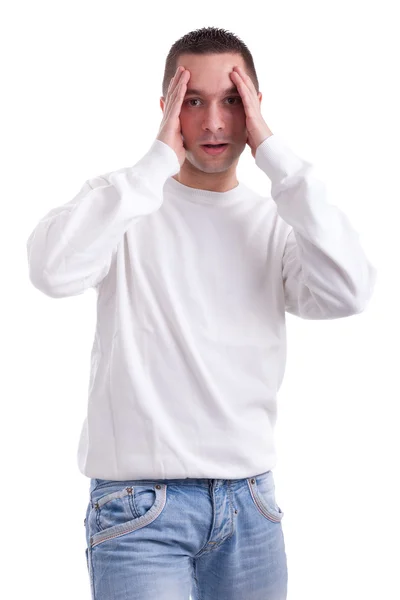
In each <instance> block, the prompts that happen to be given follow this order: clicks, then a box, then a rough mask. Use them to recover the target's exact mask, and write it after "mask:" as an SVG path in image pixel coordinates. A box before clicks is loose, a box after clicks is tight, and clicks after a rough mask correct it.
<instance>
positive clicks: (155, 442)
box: [27, 134, 376, 480]
mask: <svg viewBox="0 0 400 600" xmlns="http://www.w3.org/2000/svg"><path fill="white" fill-rule="evenodd" d="M255 161H256V164H257V166H258V167H259V168H260V169H262V170H263V172H264V173H265V174H266V176H267V177H269V179H270V180H271V196H272V197H271V196H260V195H259V194H257V193H255V192H254V191H252V190H251V189H249V188H248V187H247V186H246V185H244V184H243V183H239V185H238V186H237V187H235V188H234V189H232V190H230V191H228V192H212V191H205V190H200V189H195V188H190V187H188V186H185V185H183V184H181V183H179V182H178V181H176V180H175V179H173V178H172V175H175V174H176V173H178V172H179V170H180V166H179V162H178V158H177V156H176V154H175V152H174V151H173V150H172V149H171V148H170V147H169V146H168V145H167V144H164V143H163V142H161V141H159V140H155V141H154V143H153V144H152V146H151V148H150V149H149V151H148V152H147V153H146V154H145V155H144V156H143V158H142V159H141V160H139V161H138V162H137V163H136V164H135V165H134V166H133V167H127V168H122V169H120V170H118V171H114V172H110V173H107V174H104V175H102V176H99V177H94V178H92V179H90V180H88V181H86V182H85V183H84V185H83V187H82V189H81V190H80V191H79V193H78V194H77V195H76V196H75V197H74V198H73V199H72V200H71V201H70V202H67V203H66V204H64V205H62V206H59V207H57V208H54V209H53V210H51V211H50V212H49V213H47V214H46V215H45V216H44V217H43V218H42V219H41V220H40V221H39V223H38V225H37V226H36V227H35V229H34V230H33V231H32V233H31V234H30V236H29V239H28V242H27V251H28V261H29V276H30V280H31V282H32V284H33V285H34V286H35V287H36V288H38V289H39V290H41V291H42V292H43V293H44V294H47V295H48V296H51V297H53V298H63V297H66V296H75V295H77V294H82V293H83V292H84V291H85V290H87V289H89V288H94V289H95V290H96V292H97V326H96V331H95V335H94V343H93V348H92V353H91V372H90V381H89V398H88V406H87V417H86V418H85V420H84V422H83V426H82V430H81V435H80V440H79V447H78V453H77V460H78V466H79V470H80V471H81V473H82V474H84V475H86V476H87V477H90V478H100V479H113V480H129V479H176V478H188V477H193V478H218V479H240V478H244V477H250V476H253V475H257V474H259V473H263V472H265V471H268V470H270V469H273V468H274V467H275V464H276V452H275V445H274V433H273V429H274V425H275V422H276V418H277V392H278V390H279V388H280V386H281V383H282V379H283V375H284V370H285V362H286V328H285V311H287V312H289V313H291V314H293V315H297V316H298V317H300V318H303V319H337V318H342V317H348V316H351V315H354V314H357V313H360V312H362V311H363V310H364V309H365V307H366V306H367V303H368V301H369V300H370V298H371V295H372V292H373V289H374V285H375V280H376V269H375V267H374V266H373V265H372V264H371V263H370V262H369V261H368V259H367V257H366V256H365V254H364V252H363V249H362V247H361V246H360V243H359V239H358V234H357V232H356V231H355V230H354V229H353V228H352V226H351V224H350V223H349V220H348V219H347V217H346V216H345V215H344V214H343V212H342V211H341V210H339V209H338V208H337V207H335V206H334V205H332V204H329V203H328V202H327V200H326V191H325V186H324V184H323V183H322V182H321V181H320V180H318V179H317V178H316V177H315V174H314V171H315V169H314V168H313V166H312V165H311V164H310V163H308V162H306V161H305V160H302V159H301V158H299V157H298V156H297V155H296V154H295V153H294V152H293V151H292V150H291V149H290V148H289V147H288V146H287V145H286V143H285V142H284V141H283V138H281V137H279V136H278V135H276V134H274V135H272V136H270V137H269V138H267V139H266V140H265V141H264V142H263V143H262V144H261V145H260V146H259V147H258V149H257V152H256V156H255Z"/></svg>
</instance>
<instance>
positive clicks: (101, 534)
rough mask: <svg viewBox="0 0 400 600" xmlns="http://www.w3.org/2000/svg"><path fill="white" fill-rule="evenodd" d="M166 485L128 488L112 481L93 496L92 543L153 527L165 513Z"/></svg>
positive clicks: (103, 485) (145, 485) (153, 484)
mask: <svg viewBox="0 0 400 600" xmlns="http://www.w3.org/2000/svg"><path fill="white" fill-rule="evenodd" d="M166 495H167V486H166V484H155V483H146V484H141V485H134V484H132V485H128V484H126V483H125V484H121V483H118V482H115V481H112V482H110V483H107V484H101V485H100V486H98V487H97V488H96V489H95V490H94V492H93V494H92V510H91V511H90V514H89V523H88V525H89V531H90V537H89V543H90V545H91V546H94V545H97V544H99V543H101V542H104V541H106V540H108V539H112V538H115V537H118V536H120V535H124V534H126V533H130V532H131V531H134V530H135V529H140V528H142V527H145V526H146V525H148V524H150V523H151V522H152V521H154V519H156V518H157V517H158V516H159V515H160V513H161V512H162V510H163V508H164V506H165V503H166Z"/></svg>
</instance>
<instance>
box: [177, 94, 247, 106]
mask: <svg viewBox="0 0 400 600" xmlns="http://www.w3.org/2000/svg"><path fill="white" fill-rule="evenodd" d="M226 100H236V104H240V102H241V101H242V98H241V96H229V97H228V98H226ZM196 101H199V102H200V99H199V98H190V99H189V100H186V104H187V105H188V106H192V107H195V106H198V104H197V105H195V104H190V102H196ZM228 104H231V106H232V105H234V103H231V102H229V103H228Z"/></svg>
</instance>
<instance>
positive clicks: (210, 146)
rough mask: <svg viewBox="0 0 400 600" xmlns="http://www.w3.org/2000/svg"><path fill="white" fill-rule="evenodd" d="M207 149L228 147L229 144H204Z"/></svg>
mask: <svg viewBox="0 0 400 600" xmlns="http://www.w3.org/2000/svg"><path fill="white" fill-rule="evenodd" d="M202 145H203V146H205V147H206V148H222V146H227V145H228V144H202Z"/></svg>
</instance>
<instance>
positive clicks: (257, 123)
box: [230, 66, 273, 158]
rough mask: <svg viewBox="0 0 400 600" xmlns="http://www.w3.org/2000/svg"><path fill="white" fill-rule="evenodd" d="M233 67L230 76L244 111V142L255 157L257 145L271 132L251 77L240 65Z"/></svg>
mask: <svg viewBox="0 0 400 600" xmlns="http://www.w3.org/2000/svg"><path fill="white" fill-rule="evenodd" d="M233 69H234V70H233V71H232V73H230V76H231V79H232V81H233V83H234V84H235V85H236V87H237V89H238V92H239V94H240V96H241V98H242V102H243V105H244V110H245V113H246V129H247V140H246V143H247V144H248V145H249V146H250V148H251V153H252V155H253V158H255V156H256V151H257V148H258V146H259V145H260V144H262V142H264V141H265V140H266V139H267V138H269V137H270V136H271V135H273V133H272V131H271V130H270V128H269V127H268V125H267V124H266V122H265V121H264V119H263V117H262V115H261V108H260V100H259V98H258V96H257V91H256V88H255V87H254V83H253V82H252V80H251V78H250V77H249V76H248V75H246V73H245V72H244V70H243V69H242V67H236V66H235V67H233Z"/></svg>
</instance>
